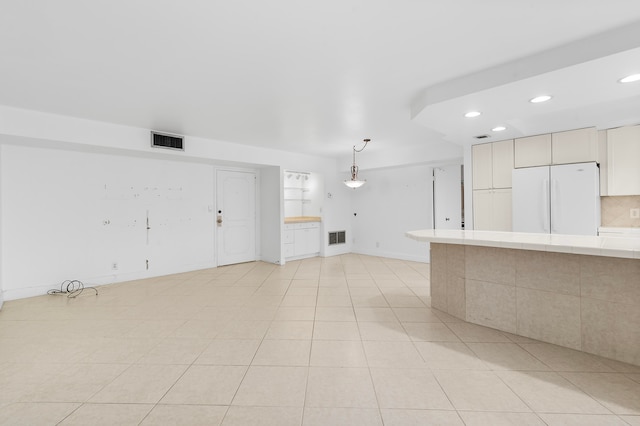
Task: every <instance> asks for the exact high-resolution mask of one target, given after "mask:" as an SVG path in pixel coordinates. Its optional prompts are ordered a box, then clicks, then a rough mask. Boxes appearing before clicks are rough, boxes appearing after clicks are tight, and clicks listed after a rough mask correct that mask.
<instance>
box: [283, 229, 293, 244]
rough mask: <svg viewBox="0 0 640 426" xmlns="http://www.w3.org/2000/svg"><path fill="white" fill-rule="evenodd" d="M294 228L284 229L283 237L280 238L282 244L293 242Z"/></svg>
mask: <svg viewBox="0 0 640 426" xmlns="http://www.w3.org/2000/svg"><path fill="white" fill-rule="evenodd" d="M294 232H295V231H294V230H293V229H287V230H285V231H284V238H283V239H282V240H283V241H282V242H283V243H284V244H290V243H293V242H294V240H295V238H294Z"/></svg>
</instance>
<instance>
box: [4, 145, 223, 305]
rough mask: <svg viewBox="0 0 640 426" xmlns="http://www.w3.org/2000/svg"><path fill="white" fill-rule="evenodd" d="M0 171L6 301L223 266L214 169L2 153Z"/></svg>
mask: <svg viewBox="0 0 640 426" xmlns="http://www.w3.org/2000/svg"><path fill="white" fill-rule="evenodd" d="M1 161H2V163H1V172H2V181H3V185H2V189H1V195H2V216H3V219H4V220H3V223H2V237H3V238H2V246H3V247H2V254H3V258H2V273H3V280H4V285H3V290H4V295H5V298H6V299H7V300H10V299H15V298H20V297H26V296H32V295H36V294H43V292H44V291H45V290H46V289H47V288H52V287H55V286H56V285H57V284H59V283H61V282H62V281H64V280H68V279H79V280H81V281H83V282H88V283H91V284H103V283H108V282H115V281H121V280H126V279H132V278H138V277H144V276H155V275H164V274H168V273H175V272H180V271H187V270H193V269H200V268H207V267H213V266H215V264H216V263H215V252H214V245H213V242H214V232H215V231H214V219H213V217H214V213H213V212H212V211H210V206H213V205H214V199H213V195H214V186H213V185H214V176H213V171H214V169H213V166H212V165H207V164H193V163H185V162H174V161H166V160H154V159H144V158H134V157H125V156H119V155H104V154H92V153H86V152H77V151H64V150H52V149H43V148H36V147H23V146H16V145H6V146H3V155H2V158H1ZM147 217H149V226H150V228H151V230H149V232H148V233H147V229H146V221H147ZM147 236H148V240H147ZM147 260H148V261H149V270H147V266H146V261H147ZM114 263H117V269H115V268H114V266H113V264H114Z"/></svg>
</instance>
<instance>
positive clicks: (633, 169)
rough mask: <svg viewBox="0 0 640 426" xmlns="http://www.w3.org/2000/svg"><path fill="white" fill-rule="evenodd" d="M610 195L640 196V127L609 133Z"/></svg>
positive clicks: (615, 130)
mask: <svg viewBox="0 0 640 426" xmlns="http://www.w3.org/2000/svg"><path fill="white" fill-rule="evenodd" d="M607 166H608V167H607V169H608V170H607V171H608V173H607V178H608V195H640V126H629V127H620V128H617V129H609V130H608V131H607Z"/></svg>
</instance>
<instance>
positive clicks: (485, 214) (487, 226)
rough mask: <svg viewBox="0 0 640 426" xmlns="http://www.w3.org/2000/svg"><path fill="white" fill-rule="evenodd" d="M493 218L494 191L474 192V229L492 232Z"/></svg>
mask: <svg viewBox="0 0 640 426" xmlns="http://www.w3.org/2000/svg"><path fill="white" fill-rule="evenodd" d="M492 216H493V190H491V189H481V190H476V191H473V229H475V230H477V231H491V230H492V229H491V227H492V221H493V219H492Z"/></svg>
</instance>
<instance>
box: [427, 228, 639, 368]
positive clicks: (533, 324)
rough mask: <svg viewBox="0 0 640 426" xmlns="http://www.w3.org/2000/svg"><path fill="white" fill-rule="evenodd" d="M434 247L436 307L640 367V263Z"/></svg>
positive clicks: (487, 248)
mask: <svg viewBox="0 0 640 426" xmlns="http://www.w3.org/2000/svg"><path fill="white" fill-rule="evenodd" d="M442 241H443V239H442V238H440V239H439V242H433V241H431V244H430V246H431V250H430V253H431V305H432V307H434V308H436V309H439V310H442V311H444V312H447V313H448V314H450V315H453V316H455V317H457V318H460V319H462V320H465V321H467V322H471V323H474V324H480V325H484V326H487V327H492V328H495V329H498V330H502V331H506V332H509V333H513V334H517V335H520V336H524V337H529V338H532V339H536V340H540V341H544V342H548V343H553V344H557V345H560V346H564V347H568V348H572V349H577V350H580V351H584V352H588V353H592V354H596V355H600V356H604V357H607V358H611V359H615V360H618V361H622V362H626V363H631V364H635V365H640V260H638V259H636V258H624V257H622V258H620V257H612V256H597V255H584V254H575V253H563V252H555V251H540V250H529V249H518V248H503V247H493V246H485V245H474V244H473V243H471V244H464V243H460V242H459V241H456V243H455V244H449V243H446V242H442Z"/></svg>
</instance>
